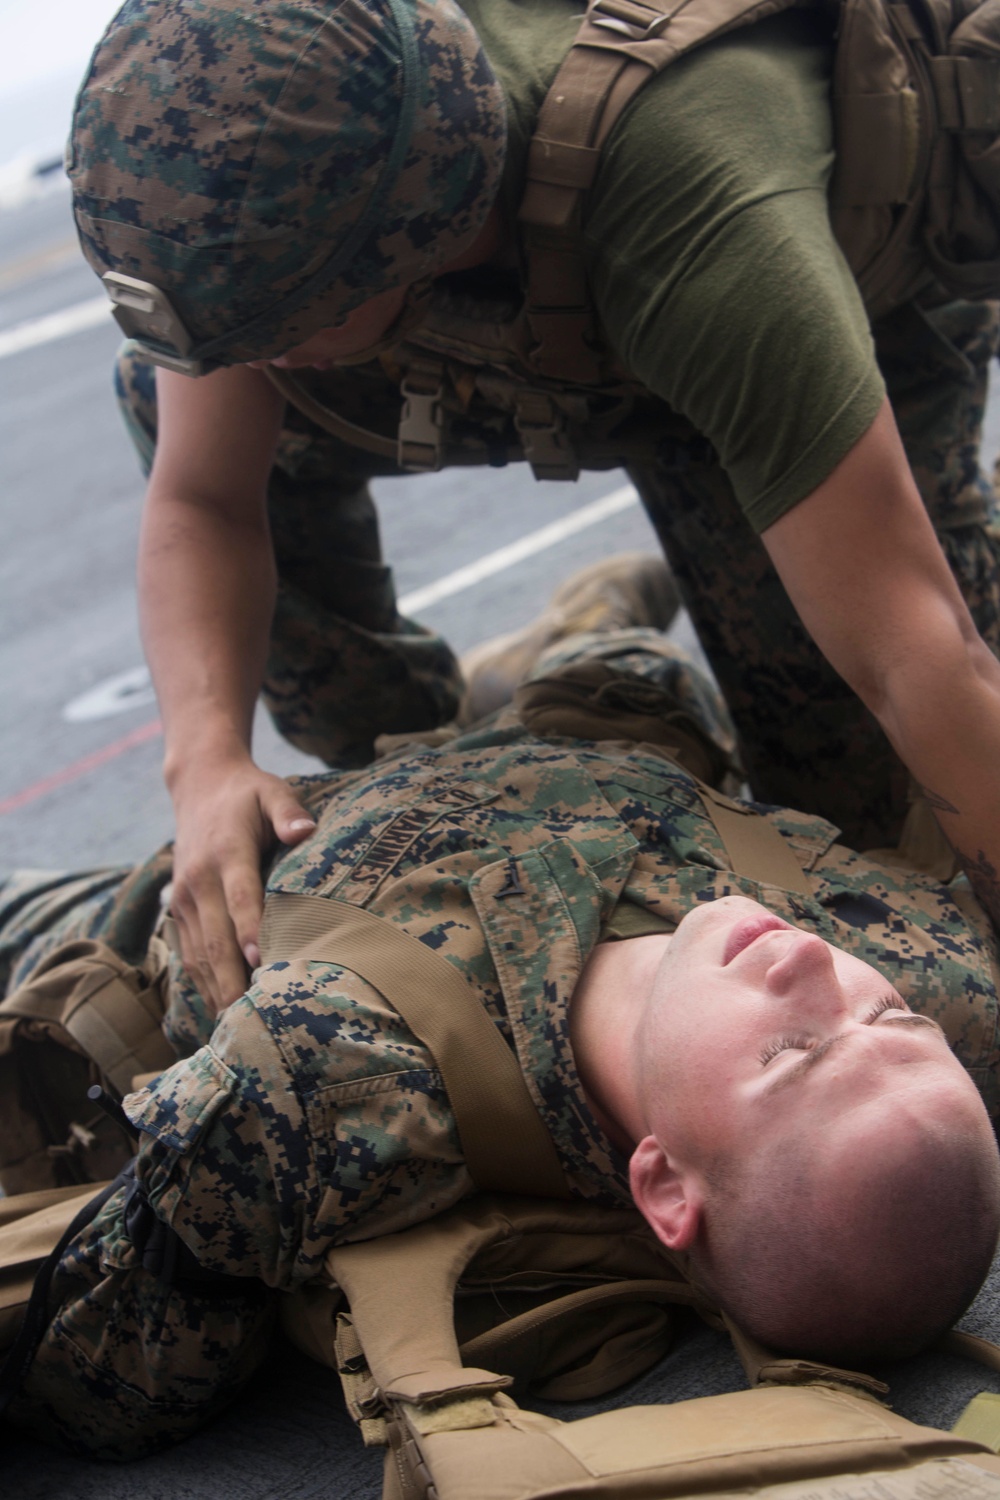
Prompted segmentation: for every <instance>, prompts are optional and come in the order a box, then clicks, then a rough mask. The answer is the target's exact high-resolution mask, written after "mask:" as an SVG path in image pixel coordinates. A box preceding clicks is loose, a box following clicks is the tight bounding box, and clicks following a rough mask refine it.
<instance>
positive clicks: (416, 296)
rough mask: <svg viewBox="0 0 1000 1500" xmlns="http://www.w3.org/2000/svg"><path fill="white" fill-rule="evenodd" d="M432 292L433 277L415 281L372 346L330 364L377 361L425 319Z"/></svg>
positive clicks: (337, 365) (355, 363)
mask: <svg viewBox="0 0 1000 1500" xmlns="http://www.w3.org/2000/svg"><path fill="white" fill-rule="evenodd" d="M433 290H434V278H433V276H425V277H424V278H423V280H422V281H415V282H414V283H413V285H412V286H410V287H408V288H407V291H406V300H405V301H404V303H403V306H402V307H401V308H400V310H399V313H398V314H397V315H396V317H395V318H394V319H393V320H392V322H391V323H390V324H389V326H388V328H387V329H386V330H385V332H384V333H383V334H382V335H381V337H380V338H378V339H376V341H375V343H374V344H368V345H367V347H366V348H364V349H359V350H358V351H357V352H356V353H355V354H344V355H342V356H341V357H340V358H339V359H331V360H330V363H331V364H332V365H335V366H336V367H337V369H341V368H343V367H344V366H347V365H366V364H368V362H369V360H372V359H377V358H378V356H379V355H380V354H384V353H385V351H386V349H392V348H394V347H395V346H396V344H399V343H402V341H403V339H405V337H406V335H407V334H408V333H412V332H413V330H414V329H415V328H418V327H419V326H420V324H421V323H422V322H423V321H424V319H425V318H426V316H427V314H428V312H429V311H430V305H431V294H432V292H433Z"/></svg>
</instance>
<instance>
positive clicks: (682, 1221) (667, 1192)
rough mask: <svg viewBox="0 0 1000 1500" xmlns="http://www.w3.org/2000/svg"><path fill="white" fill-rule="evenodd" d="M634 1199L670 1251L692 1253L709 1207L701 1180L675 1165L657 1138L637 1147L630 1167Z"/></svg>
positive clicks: (648, 1136)
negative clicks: (706, 1209)
mask: <svg viewBox="0 0 1000 1500" xmlns="http://www.w3.org/2000/svg"><path fill="white" fill-rule="evenodd" d="M629 1177H630V1180H631V1185H632V1197H633V1198H634V1199H635V1205H636V1207H637V1208H638V1210H639V1212H640V1213H641V1214H642V1216H643V1218H644V1219H645V1220H646V1222H647V1223H648V1224H649V1225H650V1227H651V1228H652V1229H653V1231H654V1232H655V1234H656V1236H657V1238H658V1239H660V1240H662V1241H663V1243H664V1244H665V1245H666V1247H667V1249H668V1250H688V1249H690V1247H691V1245H692V1244H693V1243H694V1241H695V1239H696V1238H697V1235H698V1230H699V1228H700V1227H701V1221H702V1212H703V1209H704V1206H705V1198H704V1193H703V1191H702V1189H701V1183H700V1179H699V1178H698V1176H697V1174H696V1173H695V1172H693V1171H692V1170H691V1168H689V1167H682V1166H679V1165H677V1164H676V1163H674V1162H673V1161H671V1159H670V1157H668V1156H667V1153H666V1152H665V1151H664V1150H663V1147H662V1146H661V1145H660V1143H659V1141H658V1140H657V1139H656V1137H655V1136H654V1135H647V1136H646V1137H645V1138H644V1139H643V1140H641V1141H640V1142H639V1144H638V1146H636V1148H635V1150H634V1151H633V1153H632V1160H631V1161H630V1163H629Z"/></svg>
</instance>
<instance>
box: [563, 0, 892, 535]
mask: <svg viewBox="0 0 1000 1500" xmlns="http://www.w3.org/2000/svg"><path fill="white" fill-rule="evenodd" d="M829 63H830V46H829V43H828V42H827V41H824V39H823V38H822V37H820V36H818V35H817V32H816V30H815V26H814V23H813V21H812V20H811V18H809V17H807V16H805V15H802V14H799V13H793V14H785V15H782V16H780V17H777V18H774V19H773V20H770V21H766V22H760V23H757V24H756V25H754V26H751V27H749V28H747V29H745V30H744V31H740V32H737V33H734V34H733V35H731V36H728V37H724V38H721V39H720V40H719V41H717V42H714V43H712V44H711V45H710V46H708V47H706V48H704V49H703V50H701V51H698V52H695V53H693V54H691V55H690V56H689V57H687V58H684V59H682V60H680V61H679V62H677V63H675V64H673V65H672V66H671V67H668V68H667V69H666V70H665V72H663V73H662V74H661V75H659V77H658V78H656V79H654V80H653V81H652V82H651V83H650V84H648V85H647V86H646V88H645V89H644V90H643V91H642V92H641V93H640V94H639V96H638V98H637V99H636V100H635V102H634V103H633V105H632V106H631V107H630V109H629V111H628V112H627V113H626V114H625V115H624V116H623V118H622V120H621V121H619V123H618V125H617V126H616V128H615V130H614V131H613V133H612V135H611V137H610V139H609V141H608V143H607V145H606V147H605V149H604V152H603V154H602V159H601V166H600V170H599V173H598V178H597V182H596V184H595V187H594V189H593V191H592V193H591V195H590V202H589V205H588V210H587V218H586V222H585V236H586V243H587V255H588V262H589V269H590V274H591V279H592V284H593V287H594V293H595V299H596V304H597V307H598V311H599V313H600V316H601V320H602V323H603V325H604V327H605V329H606V331H607V335H608V337H609V338H610V340H611V342H612V344H613V346H614V347H615V349H616V350H617V353H618V354H619V356H620V357H621V358H622V359H623V360H624V362H625V364H626V365H627V367H628V368H629V370H630V371H631V372H632V373H633V374H635V375H637V376H638V377H639V378H640V379H641V380H642V381H643V382H644V384H646V385H647V386H648V387H649V388H650V389H651V390H652V391H654V392H655V393H656V394H657V395H659V396H660V397H662V398H663V400H664V401H665V402H666V403H667V404H668V405H669V406H670V407H671V408H672V409H673V410H674V411H675V412H677V413H679V414H681V415H682V416H684V417H686V418H687V419H688V420H689V421H690V422H691V423H692V425H693V426H694V427H695V428H696V429H697V431H698V432H699V433H701V434H702V435H703V436H704V437H706V438H707V439H708V440H709V441H710V442H711V444H712V445H713V447H714V449H715V451H716V453H717V454H718V456H719V459H720V462H721V463H722V465H723V468H724V469H725V470H726V472H727V473H728V475H729V477H730V480H731V481H732V484H733V487H734V489H735V492H736V495H737V498H738V500H739V502H740V504H741V506H742V507H743V510H744V512H745V514H746V516H747V518H748V520H749V521H750V522H751V524H752V525H753V526H754V528H755V529H756V530H757V531H763V530H764V529H765V528H766V527H768V526H770V525H771V524H772V523H773V522H774V521H776V520H777V519H778V518H779V516H781V515H783V514H784V513H785V512H786V511H787V510H789V509H790V508H791V507H792V506H793V505H795V504H796V503H797V502H798V501H799V500H801V499H803V498H804V497H805V496H806V495H808V494H810V493H811V492H812V490H814V489H815V488H816V486H817V485H818V484H820V483H821V482H822V481H823V480H824V479H825V478H826V477H827V476H828V475H829V474H830V473H831V472H832V470H833V469H834V468H835V467H836V465H837V464H838V463H839V461H840V460H841V459H842V458H843V457H844V456H845V454H846V453H847V452H848V451H849V450H850V449H851V448H852V447H853V446H854V444H855V443H856V442H857V441H858V439H859V438H860V437H862V436H863V434H864V433H865V432H866V431H867V429H868V427H869V426H870V425H871V423H872V421H873V420H874V418H875V415H876V413H877V412H878V409H879V406H880V405H881V402H882V400H883V397H884V394H885V388H884V385H883V382H882V378H881V376H880V374H879V371H878V367H877V365H876V362H875V353H874V347H873V343H872V338H871V334H870V330H869V325H868V319H867V317H866V314H865V310H864V307H863V305H862V302H861V297H860V294H859V292H858V289H857V286H856V283H855V281H854V278H853V277H852V275H851V272H850V270H849V268H848V266H847V264H846V262H845V260H844V257H843V255H842V254H841V251H840V249H839V247H838V245H837V243H836V241H835V240H834V238H833V234H832V231H831V228H830V221H829V214H828V209H827V184H828V178H829V173H830V168H831V165H832V160H833V151H832V126H831V118H830V108H829V77H828V73H829Z"/></svg>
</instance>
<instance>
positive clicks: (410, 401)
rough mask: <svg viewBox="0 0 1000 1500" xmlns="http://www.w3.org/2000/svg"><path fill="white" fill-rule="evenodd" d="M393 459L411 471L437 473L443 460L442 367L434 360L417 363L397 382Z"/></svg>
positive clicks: (402, 467)
mask: <svg viewBox="0 0 1000 1500" xmlns="http://www.w3.org/2000/svg"><path fill="white" fill-rule="evenodd" d="M400 391H401V392H402V396H403V410H402V413H401V415H400V418H399V432H398V434H397V440H396V461H397V463H398V464H399V467H400V468H401V469H406V470H408V471H409V472H410V473H416V474H429V473H436V472H437V471H438V469H440V467H441V465H442V463H443V461H444V405H443V399H444V370H443V368H442V366H441V365H440V364H439V363H437V362H436V361H433V362H432V361H429V360H428V361H427V362H426V363H424V362H420V363H417V364H415V365H413V366H411V368H410V369H409V370H408V371H407V373H406V375H405V377H404V378H403V381H402V383H401V385H400Z"/></svg>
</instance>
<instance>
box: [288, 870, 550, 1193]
mask: <svg viewBox="0 0 1000 1500" xmlns="http://www.w3.org/2000/svg"><path fill="white" fill-rule="evenodd" d="M260 949H261V957H262V961H263V962H264V963H266V964H271V963H279V962H281V961H290V960H292V959H306V960H314V961H319V962H324V963H336V964H342V965H343V966H344V968H346V969H350V970H351V971H352V972H353V973H355V974H358V975H360V977H361V978H362V979H365V980H367V981H368V983H369V984H371V985H373V986H374V987H375V988H376V989H377V990H379V991H380V993H381V994H383V995H384V996H385V998H386V999H387V1000H388V1001H389V1002H390V1003H391V1004H392V1005H393V1006H395V1008H396V1009H397V1010H398V1011H399V1013H400V1015H401V1016H402V1017H403V1020H404V1021H405V1022H406V1024H407V1026H408V1027H409V1028H410V1030H411V1031H412V1032H413V1033H414V1035H415V1036H416V1037H418V1038H419V1040H420V1041H421V1042H423V1043H424V1045H425V1046H426V1047H427V1048H428V1049H429V1050H430V1052H431V1054H432V1056H433V1058H434V1061H435V1062H436V1063H437V1066H438V1068H439V1069H440V1072H441V1075H442V1077H443V1079H444V1086H445V1089H446V1091H447V1094H448V1098H449V1100H450V1102H451V1107H452V1110H453V1111H454V1114H455V1122H456V1125H457V1127H458V1134H459V1137H460V1139H461V1142H462V1151H463V1154H464V1156H465V1161H466V1165H467V1166H468V1168H469V1172H470V1174H471V1176H472V1178H473V1181H474V1182H475V1183H476V1186H477V1187H478V1188H480V1189H482V1190H484V1191H490V1192H503V1193H530V1194H532V1195H534V1196H538V1197H545V1198H566V1197H568V1196H569V1190H568V1187H567V1184H566V1178H565V1175H564V1173H563V1170H562V1166H561V1164H560V1161H559V1157H558V1155H557V1153H556V1149H555V1146H554V1145H553V1144H552V1138H551V1136H550V1135H549V1132H548V1130H547V1129H546V1127H545V1125H544V1123H543V1121H542V1119H541V1116H540V1115H539V1113H538V1111H537V1109H536V1108H535V1105H534V1102H533V1101H532V1098H531V1095H530V1093H529V1092H528V1086H527V1084H526V1083H525V1081H524V1077H523V1075H522V1073H521V1068H520V1065H519V1064H518V1061H517V1059H516V1057H515V1056H514V1053H513V1052H512V1051H511V1050H510V1048H509V1047H508V1046H507V1043H506V1042H505V1041H504V1039H503V1037H502V1036H501V1034H500V1032H499V1031H498V1030H497V1028H496V1026H495V1025H494V1023H493V1022H492V1021H491V1020H490V1018H489V1016H488V1015H487V1014H486V1011H485V1010H484V1009H483V1007H482V1006H481V1005H480V1003H479V1001H478V1000H477V999H476V997H475V995H474V994H473V993H472V991H471V989H470V988H469V986H468V984H467V983H466V982H465V980H464V979H463V978H462V976H461V974H460V973H459V972H458V970H457V969H456V968H454V967H453V966H452V965H451V964H450V963H449V962H448V960H447V959H446V958H442V957H441V955H440V954H438V953H434V952H433V951H432V950H431V949H430V948H428V947H426V946H425V944H423V943H421V942H420V941H419V940H418V939H417V938H415V937H412V936H410V934H409V933H406V932H403V931H402V929H401V928H399V927H396V926H395V925H394V924H393V923H392V922H388V921H386V920H385V919H384V918H382V917H377V916H375V915H374V914H373V913H372V912H369V911H363V910H361V909H360V908H359V907H356V906H350V905H349V904H348V903H347V902H345V901H337V900H335V899H332V898H330V897H326V896H308V895H286V894H272V895H269V896H268V898H267V900H266V902H265V903H264V918H263V921H262V923H261V929H260Z"/></svg>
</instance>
